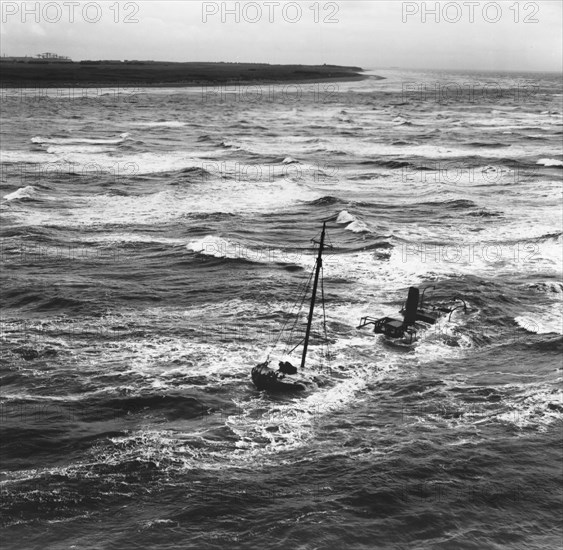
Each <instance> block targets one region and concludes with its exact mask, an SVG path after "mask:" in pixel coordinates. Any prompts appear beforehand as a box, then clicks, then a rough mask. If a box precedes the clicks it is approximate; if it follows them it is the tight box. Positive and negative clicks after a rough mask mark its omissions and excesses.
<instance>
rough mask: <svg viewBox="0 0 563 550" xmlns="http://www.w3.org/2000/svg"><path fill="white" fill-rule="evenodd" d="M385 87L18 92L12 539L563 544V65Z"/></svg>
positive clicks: (108, 544) (397, 77)
mask: <svg viewBox="0 0 563 550" xmlns="http://www.w3.org/2000/svg"><path fill="white" fill-rule="evenodd" d="M370 74H378V75H381V76H383V77H385V79H384V80H378V79H375V78H368V79H366V80H364V81H360V82H350V83H346V82H335V83H317V84H299V85H296V84H287V85H282V84H278V85H263V86H252V87H247V86H235V85H232V86H229V87H226V88H225V87H208V88H203V89H202V88H128V89H121V88H118V87H117V86H116V87H115V88H112V89H95V88H89V89H68V88H65V89H58V90H39V89H25V90H7V89H3V90H2V94H3V95H2V107H3V108H2V129H1V138H2V153H1V168H2V178H1V204H0V206H1V211H2V226H1V243H2V245H1V246H2V248H1V259H2V272H1V281H2V291H1V293H2V294H1V295H2V306H3V313H2V329H1V334H0V336H1V340H2V352H1V356H0V361H1V363H0V368H1V371H0V373H1V394H0V399H1V402H0V432H1V441H2V445H1V451H0V453H1V454H0V456H1V466H2V473H1V477H0V480H1V482H0V486H1V508H2V529H1V538H2V547H3V548H4V549H9V548H10V549H11V548H13V549H21V548H25V549H29V548H37V549H44V548H52V549H59V548H60V549H62V548H65V549H68V548H76V549H91V548H92V549H94V548H115V549H140V548H168V549H198V550H200V549H211V548H256V549H261V550H269V549H277V548H280V549H282V548H283V549H288V548H296V549H302V550H313V549H333V548H347V549H348V548H349V549H368V548H389V549H406V548H417V549H425V548H432V549H437V548H444V549H446V548H447V549H449V548H453V549H460V548H463V549H475V550H482V549H485V548H510V549H527V550H529V549H542V550H543V549H550V548H559V547H560V546H561V544H562V534H563V525H562V522H561V515H560V512H561V508H562V504H563V495H562V481H563V472H562V462H561V452H562V451H561V435H562V432H561V429H562V425H563V424H562V419H563V402H562V391H561V378H562V362H561V351H562V347H563V345H562V339H563V337H562V310H561V305H562V297H563V283H562V196H561V175H562V166H563V151H562V144H561V142H562V89H561V75H560V74H540V73H536V74H529V73H528V74H516V73H504V74H494V73H461V72H460V73H454V72H449V73H444V72H425V73H423V72H406V71H398V70H382V71H376V72H375V73H370ZM323 221H326V222H327V235H328V237H327V238H328V241H329V243H330V244H331V245H332V248H329V249H328V250H327V251H326V254H325V259H324V288H323V290H324V298H325V308H326V317H327V327H328V336H329V341H330V353H329V354H326V353H322V352H321V351H322V349H324V346H321V343H322V342H321V339H320V338H316V337H315V335H316V334H317V333H318V332H319V326H320V325H319V324H318V322H317V321H318V319H317V320H316V321H315V323H316V324H315V325H314V328H313V333H314V334H313V336H314V337H313V339H312V341H311V345H310V348H309V361H308V367H307V368H308V369H311V372H315V370H316V369H317V370H320V369H323V372H324V373H325V374H326V373H328V378H329V380H330V382H329V383H328V384H325V385H323V386H320V387H318V388H314V389H313V390H310V391H307V392H305V393H304V394H302V395H268V394H266V393H263V392H259V391H257V390H256V389H255V388H254V387H253V386H252V384H251V381H250V376H249V373H250V369H251V367H252V366H254V365H255V364H257V363H259V362H261V361H263V360H264V359H265V358H266V356H267V355H268V354H271V355H272V358H277V357H278V355H276V354H278V352H279V353H281V352H282V351H283V349H282V347H281V346H278V347H273V345H274V344H275V341H276V338H277V336H278V334H279V331H280V329H281V327H282V326H283V325H284V323H286V321H288V320H289V321H292V322H293V321H297V324H298V325H299V326H301V324H302V323H301V321H303V319H301V318H297V319H295V318H294V317H292V316H291V313H290V312H291V311H292V307H293V305H294V302H295V299H296V297H297V296H298V295H299V292H300V289H301V288H302V285H303V283H304V281H306V280H307V277H308V276H309V273H310V270H311V269H312V267H313V264H314V258H315V246H316V245H315V244H314V243H312V242H311V240H312V239H314V238H316V237H318V235H319V233H320V229H321V227H322V223H323ZM409 286H418V287H420V288H421V289H423V288H426V287H429V288H428V290H427V291H426V294H425V299H428V300H437V301H447V300H450V299H452V297H456V298H457V297H461V298H462V299H463V300H464V301H465V302H466V304H467V311H466V312H464V311H463V310H456V311H455V312H454V313H453V314H452V316H451V317H446V318H444V319H442V320H441V321H440V322H439V323H438V324H437V325H435V326H434V327H431V328H430V329H428V331H426V332H425V333H424V335H423V337H422V338H421V340H420V342H419V343H418V345H417V346H415V347H414V348H413V349H411V350H408V351H401V350H398V349H396V348H393V347H389V346H388V345H385V343H384V342H383V341H382V340H381V337H380V336H376V335H374V334H373V333H372V332H370V331H369V330H367V329H364V330H358V329H357V328H356V327H357V325H358V323H359V320H360V317H362V316H364V315H370V316H375V317H378V316H379V317H380V316H383V315H390V316H393V315H394V316H397V315H398V313H397V312H398V310H399V309H400V308H401V305H402V304H403V302H404V299H405V297H406V293H407V289H408V287H409ZM317 335H318V334H317ZM298 353H299V350H296V352H294V354H298Z"/></svg>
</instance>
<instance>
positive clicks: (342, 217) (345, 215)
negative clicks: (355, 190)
mask: <svg viewBox="0 0 563 550" xmlns="http://www.w3.org/2000/svg"><path fill="white" fill-rule="evenodd" d="M354 221H356V218H355V217H354V216H352V214H350V213H349V212H348V210H342V212H340V214H338V218H336V223H342V224H345V223H350V222H354Z"/></svg>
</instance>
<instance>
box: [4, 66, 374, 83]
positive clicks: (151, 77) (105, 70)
mask: <svg viewBox="0 0 563 550" xmlns="http://www.w3.org/2000/svg"><path fill="white" fill-rule="evenodd" d="M362 73H363V69H361V68H360V67H344V66H338V65H268V64H258V63H168V62H141V61H139V62H108V61H100V62H98V61H95V62H69V63H14V62H0V84H1V86H2V87H3V88H66V87H77V86H83V87H100V88H106V87H107V88H111V87H115V86H119V87H121V88H133V87H139V88H145V87H146V88H150V87H159V88H169V87H178V88H179V87H189V86H229V85H233V86H234V85H243V84H244V85H255V86H258V85H268V84H312V83H318V82H347V81H357V80H365V79H366V78H378V77H371V76H367V75H364V74H362ZM379 78H383V77H379Z"/></svg>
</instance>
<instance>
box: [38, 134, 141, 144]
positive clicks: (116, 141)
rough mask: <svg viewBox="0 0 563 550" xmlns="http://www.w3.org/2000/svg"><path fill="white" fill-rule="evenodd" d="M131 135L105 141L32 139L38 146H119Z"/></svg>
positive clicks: (97, 139)
mask: <svg viewBox="0 0 563 550" xmlns="http://www.w3.org/2000/svg"><path fill="white" fill-rule="evenodd" d="M129 136H130V134H128V133H123V134H120V135H119V138H113V139H103V138H44V137H41V136H35V137H33V138H31V142H32V143H37V144H52V145H75V144H87V145H118V144H120V143H123V142H124V141H126V140H127V139H128V138H129Z"/></svg>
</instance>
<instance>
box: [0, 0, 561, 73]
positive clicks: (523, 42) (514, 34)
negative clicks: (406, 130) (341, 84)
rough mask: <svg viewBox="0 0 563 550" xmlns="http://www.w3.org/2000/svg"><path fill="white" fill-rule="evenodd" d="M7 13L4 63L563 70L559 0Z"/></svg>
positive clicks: (88, 5) (95, 6) (103, 6)
mask: <svg viewBox="0 0 563 550" xmlns="http://www.w3.org/2000/svg"><path fill="white" fill-rule="evenodd" d="M1 4H2V24H1V38H0V51H1V53H2V55H35V54H37V53H40V52H46V51H49V52H55V53H57V54H60V55H68V56H70V57H71V58H73V59H74V60H82V59H153V60H160V61H166V60H168V61H231V62H233V61H241V62H264V63H303V64H322V63H332V64H339V65H357V66H361V67H363V68H366V69H377V68H383V67H391V66H395V67H402V68H436V69H475V70H480V69H483V70H526V71H527V70H532V71H561V66H562V62H563V61H562V59H563V57H562V48H563V39H562V28H563V15H562V5H563V3H562V2H561V0H553V1H551V0H548V1H541V0H537V1H535V2H527V1H520V2H516V1H515V0H509V1H498V2H485V1H482V2H477V1H475V0H474V1H473V2H470V1H469V2H468V1H465V0H460V1H459V2H434V1H431V2H420V1H419V2H402V1H400V0H392V1H383V0H365V1H349V0H342V1H339V2H322V1H320V2H313V1H300V2H284V1H283V0H278V1H271V2H245V1H240V2H200V1H196V0H184V1H169V2H166V1H158V2H153V1H146V2H142V1H137V2H127V1H125V2H123V1H122V2H119V4H118V3H117V2H115V1H111V2H99V1H98V2H77V1H75V2H66V1H60V2H40V3H38V2H5V1H2V2H1ZM237 4H238V10H237ZM36 5H37V6H38V7H39V9H35V8H36V7H37V6H36ZM435 5H438V8H439V9H438V11H439V13H438V14H434V13H432V10H433V9H434V7H435ZM26 8H27V13H25V10H26ZM233 11H234V12H235V13H233ZM237 11H238V13H236V12H237ZM425 11H426V13H424V12H425ZM71 12H74V13H73V14H72V13H71ZM299 12H301V13H299ZM237 16H238V19H239V21H238V22H237V21H236V20H235V17H237ZM437 17H438V18H439V21H436V19H437Z"/></svg>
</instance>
